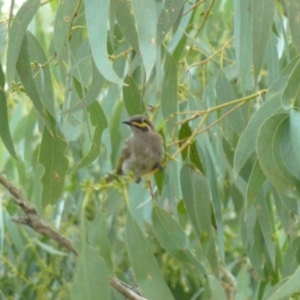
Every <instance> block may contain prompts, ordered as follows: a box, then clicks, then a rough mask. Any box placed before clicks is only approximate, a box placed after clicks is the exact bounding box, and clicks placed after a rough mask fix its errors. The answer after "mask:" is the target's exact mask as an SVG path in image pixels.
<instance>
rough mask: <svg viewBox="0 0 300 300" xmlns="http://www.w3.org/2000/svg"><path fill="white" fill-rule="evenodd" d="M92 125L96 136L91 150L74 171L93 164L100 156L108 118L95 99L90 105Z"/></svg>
mask: <svg viewBox="0 0 300 300" xmlns="http://www.w3.org/2000/svg"><path fill="white" fill-rule="evenodd" d="M88 112H89V114H90V119H91V123H92V125H93V126H94V127H95V131H94V136H93V141H92V145H91V148H90V150H89V152H88V153H87V154H86V155H85V156H84V157H83V158H82V160H81V161H80V162H79V163H78V165H77V166H76V167H75V168H74V170H73V171H72V173H76V172H77V171H78V170H79V169H81V168H83V167H85V166H87V165H89V164H91V163H92V162H93V161H94V160H96V159H97V158H98V157H99V154H100V147H101V136H102V133H103V130H104V129H105V128H106V127H107V120H106V117H105V114H104V112H103V110H102V107H101V106H100V104H99V103H98V102H97V101H95V102H94V103H93V104H91V105H90V106H89V107H88Z"/></svg>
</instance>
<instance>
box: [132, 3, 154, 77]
mask: <svg viewBox="0 0 300 300" xmlns="http://www.w3.org/2000/svg"><path fill="white" fill-rule="evenodd" d="M132 7H133V13H134V18H135V23H136V27H137V33H138V38H139V46H140V51H141V55H142V59H143V64H144V67H145V70H146V81H147V80H148V79H149V78H150V75H151V72H152V69H153V67H154V64H155V60H156V47H157V42H156V26H157V14H156V7H155V1H154V0H132Z"/></svg>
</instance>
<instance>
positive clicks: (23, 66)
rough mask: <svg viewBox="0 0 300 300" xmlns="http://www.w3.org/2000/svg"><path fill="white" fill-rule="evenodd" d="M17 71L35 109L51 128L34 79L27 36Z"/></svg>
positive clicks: (22, 46) (23, 43)
mask: <svg viewBox="0 0 300 300" xmlns="http://www.w3.org/2000/svg"><path fill="white" fill-rule="evenodd" d="M17 71H18V74H19V76H20V79H21V82H22V84H23V86H24V88H25V90H26V93H27V94H28V96H29V98H30V99H31V101H32V103H33V105H34V107H35V108H36V110H37V111H38V113H39V114H40V116H41V117H42V119H43V121H44V122H45V124H46V125H47V126H50V125H49V121H48V115H47V112H46V109H45V107H44V105H43V102H42V100H41V97H40V95H39V92H38V89H37V87H36V85H35V82H34V79H33V75H32V71H31V66H30V59H29V53H28V42H27V37H26V36H24V39H23V42H22V45H21V51H20V55H19V58H18V61H17Z"/></svg>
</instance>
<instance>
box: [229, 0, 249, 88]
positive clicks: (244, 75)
mask: <svg viewBox="0 0 300 300" xmlns="http://www.w3.org/2000/svg"><path fill="white" fill-rule="evenodd" d="M248 7H249V1H240V0H234V12H233V13H234V49H235V55H236V61H237V66H238V70H239V74H240V77H241V84H242V85H243V86H244V87H246V88H247V90H251V89H252V88H253V87H252V86H253V83H252V74H251V63H252V62H251V48H252V39H251V31H252V28H251V22H252V13H250V12H249V10H248Z"/></svg>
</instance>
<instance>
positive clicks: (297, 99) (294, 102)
mask: <svg viewBox="0 0 300 300" xmlns="http://www.w3.org/2000/svg"><path fill="white" fill-rule="evenodd" d="M299 77H300V60H298V61H297V63H296V64H295V65H294V68H293V70H292V71H291V73H290V74H289V77H288V79H287V84H286V86H285V88H284V90H283V93H282V105H283V107H284V108H285V109H290V108H293V107H294V106H297V107H299V106H300V83H299Z"/></svg>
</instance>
